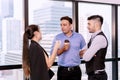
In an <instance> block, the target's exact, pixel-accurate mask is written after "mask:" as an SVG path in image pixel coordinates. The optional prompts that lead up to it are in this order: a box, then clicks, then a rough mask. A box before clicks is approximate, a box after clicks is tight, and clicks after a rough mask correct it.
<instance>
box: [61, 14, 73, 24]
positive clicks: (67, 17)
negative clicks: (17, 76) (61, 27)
mask: <svg viewBox="0 0 120 80" xmlns="http://www.w3.org/2000/svg"><path fill="white" fill-rule="evenodd" d="M60 20H67V21H69V23H70V24H72V18H70V17H69V16H63V17H61V18H60Z"/></svg>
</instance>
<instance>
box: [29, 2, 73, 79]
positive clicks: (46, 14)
mask: <svg viewBox="0 0 120 80" xmlns="http://www.w3.org/2000/svg"><path fill="white" fill-rule="evenodd" d="M62 16H70V17H72V3H71V2H62V1H50V0H42V1H41V0H29V24H37V25H39V26H40V30H41V32H42V40H41V41H40V44H41V45H42V46H43V47H44V48H45V50H46V51H47V52H48V54H49V53H50V50H51V45H52V41H53V39H54V37H55V36H56V34H58V33H60V32H61V27H60V18H61V17H62ZM56 61H57V59H56ZM57 67H58V66H53V67H52V69H53V71H54V72H55V76H54V77H53V78H52V80H56V79H57V76H56V75H57Z"/></svg>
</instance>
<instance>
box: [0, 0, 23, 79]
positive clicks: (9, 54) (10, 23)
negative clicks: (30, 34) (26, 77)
mask: <svg viewBox="0 0 120 80" xmlns="http://www.w3.org/2000/svg"><path fill="white" fill-rule="evenodd" d="M23 6H24V5H23V0H0V67H2V66H9V65H18V64H21V63H22V37H23V34H22V33H23V31H24V26H23V25H24V24H23V23H24V21H23V20H24V19H23V18H24V16H23V14H24V13H23V11H24V9H23V8H24V7H23ZM21 72H22V70H19V69H18V70H12V69H11V70H0V80H22V79H21V78H22V77H23V75H22V73H21ZM18 78H19V79H18Z"/></svg>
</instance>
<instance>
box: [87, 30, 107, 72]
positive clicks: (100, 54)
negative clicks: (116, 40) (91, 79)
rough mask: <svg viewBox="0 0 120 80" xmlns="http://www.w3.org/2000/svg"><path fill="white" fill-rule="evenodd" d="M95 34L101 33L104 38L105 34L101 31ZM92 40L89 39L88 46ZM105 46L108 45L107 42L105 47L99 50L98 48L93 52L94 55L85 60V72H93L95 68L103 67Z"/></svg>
mask: <svg viewBox="0 0 120 80" xmlns="http://www.w3.org/2000/svg"><path fill="white" fill-rule="evenodd" d="M97 35H103V36H104V37H105V38H106V36H105V35H104V33H103V32H100V33H98V34H97ZM97 35H96V36H97ZM92 40H93V39H92ZM92 40H91V39H90V41H89V43H88V48H89V47H90V45H91V43H92ZM106 40H107V38H106ZM107 47H108V43H107V46H106V47H105V48H101V49H100V50H98V51H97V52H96V54H95V55H96V56H94V57H93V58H92V59H91V60H90V61H88V62H86V72H87V73H90V72H94V71H95V70H101V69H104V68H105V62H104V61H105V56H106V52H107Z"/></svg>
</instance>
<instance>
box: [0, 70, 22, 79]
mask: <svg viewBox="0 0 120 80" xmlns="http://www.w3.org/2000/svg"><path fill="white" fill-rule="evenodd" d="M0 80H23V70H22V69H14V70H2V71H0Z"/></svg>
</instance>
